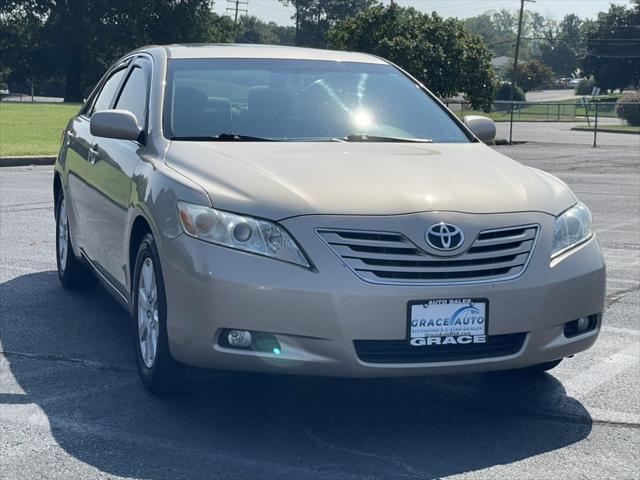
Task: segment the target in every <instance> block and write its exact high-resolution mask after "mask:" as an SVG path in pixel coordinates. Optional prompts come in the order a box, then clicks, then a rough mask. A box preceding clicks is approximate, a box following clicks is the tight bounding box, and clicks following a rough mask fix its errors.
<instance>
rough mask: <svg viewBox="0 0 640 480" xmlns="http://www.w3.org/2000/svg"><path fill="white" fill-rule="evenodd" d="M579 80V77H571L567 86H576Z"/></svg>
mask: <svg viewBox="0 0 640 480" xmlns="http://www.w3.org/2000/svg"><path fill="white" fill-rule="evenodd" d="M581 81H582V79H581V78H572V79H571V80H570V81H569V83H568V85H569V88H576V87H577V86H578V85H580V82H581Z"/></svg>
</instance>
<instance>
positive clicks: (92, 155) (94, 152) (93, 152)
mask: <svg viewBox="0 0 640 480" xmlns="http://www.w3.org/2000/svg"><path fill="white" fill-rule="evenodd" d="M98 148H99V147H98V145H94V146H93V147H91V148H90V149H89V163H90V164H91V165H95V163H96V161H97V160H98Z"/></svg>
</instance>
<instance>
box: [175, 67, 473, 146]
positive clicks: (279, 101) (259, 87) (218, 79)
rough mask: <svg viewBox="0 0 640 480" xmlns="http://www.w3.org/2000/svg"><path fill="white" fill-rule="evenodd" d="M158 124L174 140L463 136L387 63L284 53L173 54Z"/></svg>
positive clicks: (446, 138) (455, 138)
mask: <svg viewBox="0 0 640 480" xmlns="http://www.w3.org/2000/svg"><path fill="white" fill-rule="evenodd" d="M166 88H167V90H166V95H165V109H164V128H165V132H166V135H167V137H168V138H171V139H174V140H180V139H182V140H206V139H209V138H210V139H216V138H217V137H219V138H218V139H223V138H224V139H235V140H240V139H245V140H249V141H251V140H256V139H268V140H276V141H329V140H338V141H340V140H344V141H349V140H350V139H354V138H358V139H359V141H366V140H367V139H368V138H369V137H368V136H371V137H375V138H377V139H378V141H380V140H382V141H394V139H395V141H403V140H405V141H406V140H415V141H427V142H431V141H433V142H447V143H457V142H469V141H470V140H469V138H468V137H467V135H466V134H465V132H463V130H462V129H461V128H460V127H459V126H458V125H457V124H456V123H455V121H454V120H453V119H452V118H451V117H450V116H449V114H448V113H447V112H445V111H444V110H443V109H442V108H441V107H440V106H439V105H437V104H436V102H434V101H433V99H431V98H430V97H429V96H428V95H427V94H426V93H425V92H424V91H422V90H421V89H420V88H419V87H418V86H417V85H416V84H415V83H413V82H412V81H411V80H410V79H409V78H408V77H406V76H405V75H404V74H403V73H402V72H400V71H399V70H398V69H396V68H394V67H392V66H391V65H381V64H368V63H355V62H335V61H320V60H288V59H173V60H170V61H169V64H168V75H167V87H166Z"/></svg>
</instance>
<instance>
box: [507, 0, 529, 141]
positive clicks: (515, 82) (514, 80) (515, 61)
mask: <svg viewBox="0 0 640 480" xmlns="http://www.w3.org/2000/svg"><path fill="white" fill-rule="evenodd" d="M525 2H530V3H535V0H520V16H519V17H518V37H517V39H516V52H515V54H514V58H513V77H512V78H511V91H510V92H509V105H510V107H509V109H510V110H511V115H510V116H511V118H510V121H509V145H511V144H512V140H513V95H514V94H515V92H516V86H517V85H518V56H519V55H520V40H521V39H522V20H523V18H524V3H525Z"/></svg>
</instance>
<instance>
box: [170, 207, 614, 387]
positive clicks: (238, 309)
mask: <svg viewBox="0 0 640 480" xmlns="http://www.w3.org/2000/svg"><path fill="white" fill-rule="evenodd" d="M406 217H407V218H406V219H403V221H412V219H410V218H408V217H411V216H406ZM492 217H500V222H502V223H504V224H512V225H518V224H524V223H536V224H539V225H540V227H541V232H540V237H539V241H538V244H537V246H536V248H535V250H534V252H533V254H532V257H531V261H530V263H529V265H528V267H527V270H526V271H525V272H524V274H523V275H522V276H521V277H519V278H517V279H515V280H510V281H505V282H493V283H482V284H471V285H443V286H417V285H375V284H370V283H367V282H365V281H363V280H362V279H360V278H358V277H357V276H356V275H355V274H354V273H353V272H352V271H351V270H350V269H348V268H347V267H346V266H345V265H344V264H343V263H342V261H341V260H340V259H339V258H338V257H337V256H336V255H334V254H333V252H332V251H331V250H329V249H328V248H327V246H326V245H325V244H324V243H323V242H322V241H321V240H320V238H319V237H318V235H317V234H316V233H315V229H316V228H317V227H318V226H324V225H336V224H340V223H343V224H345V225H346V224H353V220H354V219H353V218H352V219H346V218H336V217H318V216H309V217H297V218H293V219H289V220H287V221H285V222H283V224H284V225H285V226H286V227H287V228H288V230H289V231H290V232H291V233H292V234H293V235H294V237H295V238H296V239H297V240H298V241H299V242H300V244H301V245H303V246H304V248H305V250H306V252H307V254H308V255H309V257H310V258H311V259H312V261H313V262H314V264H315V265H316V267H317V270H316V271H310V270H307V269H303V268H300V267H297V266H294V265H290V264H287V263H284V262H281V261H277V260H273V259H269V258H264V257H259V256H256V255H252V254H248V253H243V252H239V251H236V250H231V249H228V248H224V247H220V246H216V245H212V244H207V243H205V242H202V241H199V240H195V239H193V238H190V237H188V236H186V235H181V236H179V237H177V238H175V239H164V241H163V242H161V244H160V245H159V248H160V256H161V259H162V269H163V274H164V280H165V287H166V294H167V305H168V320H167V323H168V336H169V345H170V348H171V353H172V355H173V356H174V358H175V359H176V360H179V361H181V362H183V363H186V364H189V365H194V366H198V367H204V368H215V369H223V370H249V371H264V372H279V373H292V374H305V375H327V376H354V377H367V376H412V375H429V374H443V373H460V372H472V371H490V370H503V369H513V368H520V367H525V366H528V365H534V364H538V363H544V362H548V361H551V360H555V359H559V358H563V357H566V356H569V355H572V354H575V353H578V352H580V351H583V350H586V349H587V348H589V347H591V346H592V345H593V343H594V342H595V340H596V338H597V336H598V333H599V330H600V325H601V321H600V319H601V314H602V311H603V307H604V296H605V282H606V280H605V278H606V275H605V265H604V260H603V257H602V254H601V251H600V248H599V246H598V243H597V240H596V238H595V237H593V238H591V239H590V240H589V241H587V242H585V243H583V244H582V245H580V246H579V247H577V248H575V249H574V250H572V251H570V252H567V253H566V254H564V255H563V256H562V257H560V258H557V259H555V260H554V261H553V262H550V261H549V252H550V248H551V245H550V243H551V239H550V235H549V234H548V232H550V231H551V230H550V229H552V228H553V217H551V216H549V215H545V214H539V213H533V214H527V215H526V219H524V220H526V221H523V218H522V217H523V216H522V214H517V215H516V214H503V215H500V216H498V215H496V216H492ZM463 220H464V219H463ZM463 220H462V221H463ZM487 220H488V219H487ZM357 221H361V222H369V223H370V222H371V220H370V218H365V217H361V218H360V219H356V222H357ZM378 221H379V222H384V221H386V220H385V219H382V218H378ZM318 222H320V225H319V224H318ZM349 222H351V223H349ZM459 223H460V222H459ZM423 224H424V223H423ZM426 224H427V225H428V223H426ZM459 297H465V298H486V299H488V301H489V304H490V313H489V322H488V335H489V336H496V335H507V334H514V333H524V334H525V338H524V342H523V344H522V347H521V348H520V349H519V350H518V351H517V352H515V353H511V354H509V355H506V356H498V357H485V358H471V359H466V360H456V361H437V362H429V363H391V362H390V363H367V362H364V361H362V360H361V359H360V358H359V357H358V355H357V353H356V349H355V347H354V341H356V340H402V339H405V338H406V329H407V305H408V303H409V302H410V301H413V300H424V299H434V298H459ZM589 315H598V324H597V327H596V329H595V330H592V331H590V332H588V333H585V334H582V335H578V336H576V337H572V338H566V337H565V336H564V333H563V330H564V325H565V323H566V322H568V321H571V320H574V319H577V318H579V317H583V316H589ZM228 328H234V329H243V330H252V331H259V332H269V333H273V334H275V335H276V337H277V339H278V341H279V343H280V345H281V352H280V354H278V355H276V354H273V353H262V352H255V351H246V350H237V349H230V348H223V347H221V346H220V345H218V342H217V340H218V338H217V337H218V335H219V333H220V330H221V329H228Z"/></svg>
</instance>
